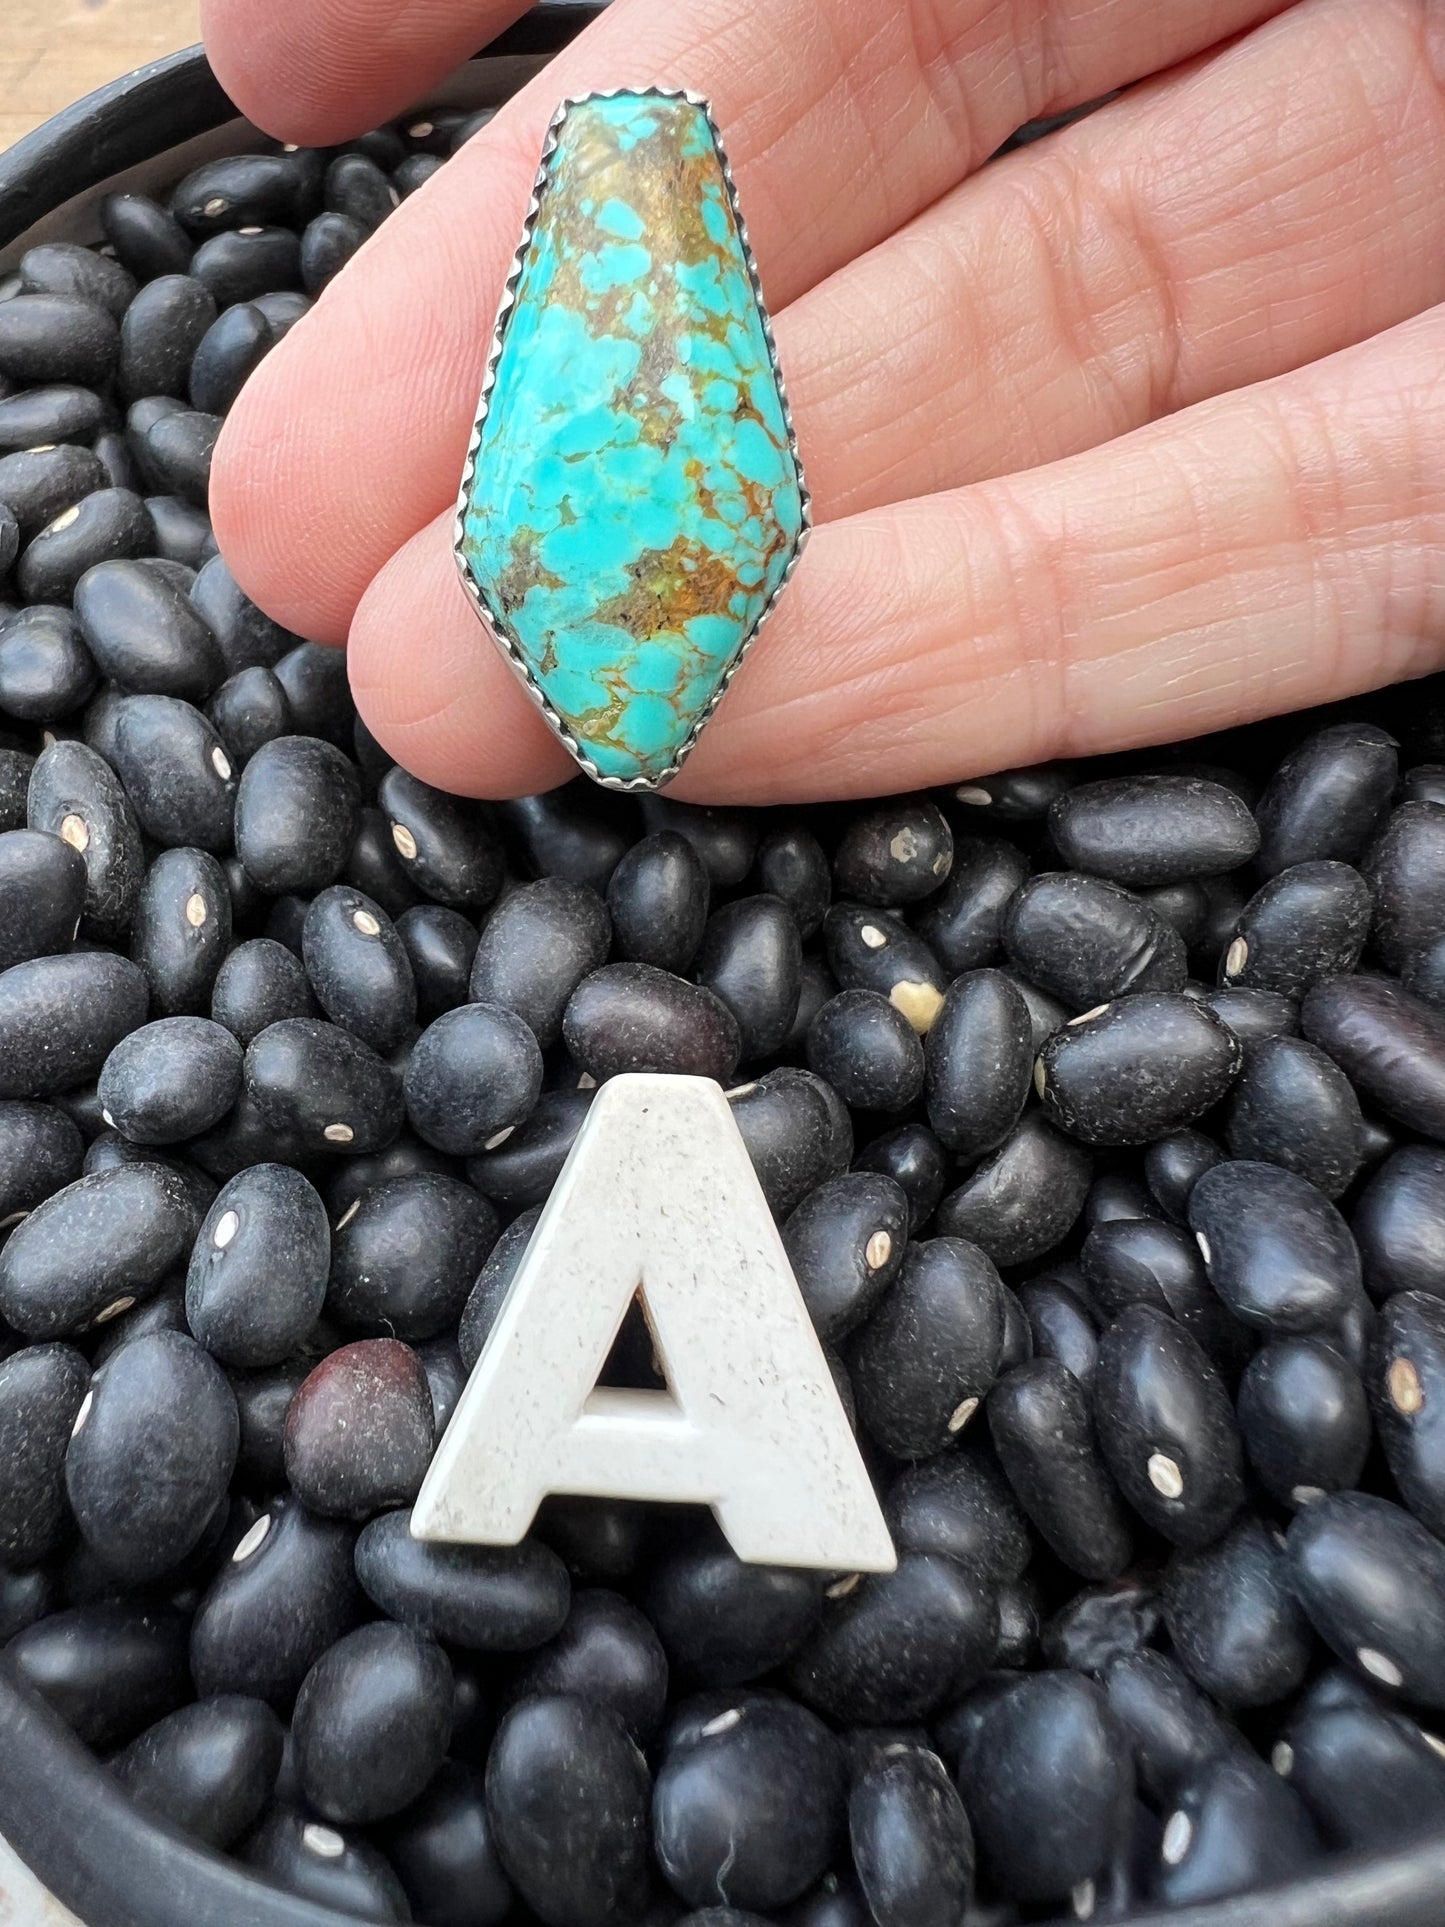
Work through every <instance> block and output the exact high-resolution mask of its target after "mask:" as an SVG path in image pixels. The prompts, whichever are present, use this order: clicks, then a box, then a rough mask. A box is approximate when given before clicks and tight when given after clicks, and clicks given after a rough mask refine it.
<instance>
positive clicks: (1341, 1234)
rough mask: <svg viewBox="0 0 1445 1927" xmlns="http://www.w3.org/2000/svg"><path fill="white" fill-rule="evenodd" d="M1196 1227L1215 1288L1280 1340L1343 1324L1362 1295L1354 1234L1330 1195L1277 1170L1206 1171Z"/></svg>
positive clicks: (1193, 1203) (1224, 1167) (1233, 1167)
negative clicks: (1355, 1296)
mask: <svg viewBox="0 0 1445 1927" xmlns="http://www.w3.org/2000/svg"><path fill="white" fill-rule="evenodd" d="M1189 1224H1190V1228H1191V1229H1192V1230H1193V1232H1194V1235H1195V1237H1196V1238H1197V1239H1198V1241H1199V1248H1200V1251H1201V1252H1202V1253H1203V1255H1204V1262H1205V1265H1206V1267H1207V1269H1208V1272H1209V1280H1210V1283H1211V1284H1212V1285H1213V1286H1214V1289H1215V1290H1216V1291H1217V1292H1218V1293H1219V1295H1220V1297H1221V1298H1222V1299H1223V1300H1224V1302H1225V1304H1226V1305H1228V1307H1229V1309H1230V1310H1231V1311H1232V1312H1233V1313H1234V1315H1235V1317H1236V1318H1240V1319H1242V1320H1243V1321H1244V1323H1245V1324H1246V1325H1252V1326H1254V1327H1256V1328H1257V1329H1260V1330H1263V1331H1267V1332H1269V1333H1271V1334H1272V1335H1275V1336H1278V1335H1279V1334H1281V1333H1287V1332H1314V1331H1324V1330H1327V1329H1328V1328H1329V1327H1330V1326H1332V1325H1336V1324H1338V1322H1339V1321H1340V1319H1341V1318H1343V1317H1344V1315H1345V1313H1346V1312H1347V1311H1348V1309H1349V1307H1350V1303H1351V1301H1352V1298H1353V1297H1354V1295H1355V1294H1356V1293H1357V1292H1358V1291H1359V1289H1360V1259H1359V1253H1358V1252H1357V1251H1356V1250H1355V1245H1354V1240H1353V1239H1352V1238H1351V1237H1350V1233H1349V1227H1348V1226H1347V1225H1346V1223H1345V1221H1344V1219H1343V1218H1342V1217H1341V1216H1340V1214H1339V1212H1338V1211H1337V1210H1336V1209H1335V1207H1334V1206H1333V1205H1332V1204H1331V1203H1330V1201H1329V1199H1328V1198H1327V1197H1326V1196H1325V1195H1324V1193H1323V1192H1322V1191H1317V1190H1316V1189H1315V1187H1314V1186H1313V1185H1312V1184H1309V1183H1307V1182H1306V1181H1305V1179H1303V1178H1300V1177H1296V1176H1295V1174H1294V1173H1293V1172H1292V1171H1285V1170H1282V1169H1281V1168H1280V1166H1279V1165H1277V1164H1259V1163H1255V1162H1253V1161H1252V1160H1249V1159H1238V1160H1234V1161H1231V1162H1229V1163H1226V1164H1219V1165H1216V1166H1215V1168H1214V1169H1213V1170H1212V1171H1206V1172H1205V1174H1204V1176H1203V1177H1202V1178H1201V1179H1200V1180H1199V1182H1198V1183H1197V1184H1196V1185H1195V1187H1194V1190H1193V1192H1192V1194H1191V1196H1190V1199H1189Z"/></svg>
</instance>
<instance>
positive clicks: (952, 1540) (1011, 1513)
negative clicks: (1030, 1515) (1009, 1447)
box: [884, 1446, 1033, 1581]
mask: <svg viewBox="0 0 1445 1927" xmlns="http://www.w3.org/2000/svg"><path fill="white" fill-rule="evenodd" d="M884 1516H885V1517H886V1519H887V1521H888V1526H889V1530H890V1531H891V1532H892V1534H893V1541H894V1544H895V1545H896V1546H897V1548H898V1550H899V1551H900V1552H937V1553H942V1554H944V1555H945V1556H946V1557H947V1558H950V1559H954V1560H957V1562H958V1563H959V1564H960V1565H961V1566H963V1567H965V1568H966V1570H968V1571H969V1572H973V1573H976V1574H978V1575H980V1576H981V1577H983V1578H986V1579H991V1580H998V1581H1005V1580H1008V1581H1012V1580H1015V1579H1018V1578H1020V1577H1021V1576H1022V1574H1023V1571H1024V1568H1025V1567H1026V1566H1027V1564H1028V1562H1029V1558H1030V1556H1031V1554H1032V1551H1033V1543H1032V1540H1031V1538H1030V1536H1029V1529H1028V1524H1027V1522H1026V1520H1025V1518H1024V1515H1023V1513H1022V1511H1021V1510H1020V1508H1019V1504H1018V1501H1017V1500H1016V1499H1015V1498H1014V1496H1013V1494H1012V1492H1011V1491H1010V1490H1009V1487H1008V1483H1007V1481H1006V1480H1005V1479H1004V1477H1003V1475H1002V1473H1001V1471H1000V1470H999V1467H998V1464H997V1462H996V1461H995V1459H994V1458H993V1456H992V1454H991V1453H990V1452H988V1451H987V1449H985V1448H980V1447H977V1446H973V1447H970V1448H969V1449H967V1450H959V1451H952V1452H947V1453H942V1454H940V1455H938V1456H937V1457H935V1458H932V1459H929V1460H927V1461H926V1462H925V1463H924V1464H922V1465H914V1466H910V1467H909V1468H908V1469H907V1470H906V1471H904V1472H901V1473H900V1474H899V1475H898V1477H897V1478H896V1479H895V1480H894V1482H893V1484H892V1485H891V1486H890V1487H889V1489H888V1494H887V1498H886V1500H885V1503H884Z"/></svg>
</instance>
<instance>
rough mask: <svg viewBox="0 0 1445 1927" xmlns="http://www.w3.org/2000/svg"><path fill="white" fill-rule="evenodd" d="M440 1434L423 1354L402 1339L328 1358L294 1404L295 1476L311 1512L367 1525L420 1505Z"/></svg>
mask: <svg viewBox="0 0 1445 1927" xmlns="http://www.w3.org/2000/svg"><path fill="white" fill-rule="evenodd" d="M434 1429H435V1428H434V1420H433V1415H432V1403H431V1393H430V1392H429V1391H428V1390H427V1382H426V1373H425V1372H424V1371H423V1370H422V1367H421V1362H420V1360H419V1359H418V1358H417V1355H416V1353H415V1352H414V1351H412V1349H411V1348H410V1346H408V1345H403V1344H402V1343H401V1342H400V1341H399V1340H398V1339H395V1338H364V1339H361V1340H359V1341H358V1342H357V1343H356V1344H354V1345H343V1346H342V1347H341V1349H340V1350H339V1351H335V1352H332V1353H331V1355H330V1356H329V1357H328V1358H324V1359H323V1360H322V1361H321V1363H320V1364H319V1365H318V1366H317V1367H316V1369H315V1370H314V1371H313V1372H312V1373H311V1375H310V1376H309V1377H308V1378H307V1379H306V1381H305V1383H304V1384H303V1385H302V1386H301V1389H300V1390H299V1391H298V1392H297V1394H296V1396H295V1398H294V1399H293V1400H292V1401H291V1409H290V1411H289V1412H288V1413H287V1416H286V1472H287V1476H288V1477H289V1479H290V1481H291V1486H292V1489H293V1491H294V1492H295V1493H296V1496H297V1497H298V1498H299V1499H300V1500H301V1501H302V1503H303V1504H304V1505H306V1506H308V1507H309V1508H310V1510H311V1511H313V1512H320V1513H322V1514H324V1515H325V1516H326V1517H327V1518H341V1519H365V1518H367V1517H368V1516H369V1515H370V1514H371V1513H373V1512H381V1511H383V1510H385V1509H386V1508H387V1507H389V1506H396V1505H406V1504H409V1503H410V1501H411V1500H412V1499H414V1498H415V1497H416V1495H417V1492H418V1491H419V1490H420V1488H421V1482H422V1478H423V1476H424V1475H425V1472H426V1469H427V1466H428V1465H429V1464H430V1462H431V1454H432V1444H433V1440H434Z"/></svg>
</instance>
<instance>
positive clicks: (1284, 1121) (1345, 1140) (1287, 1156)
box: [1226, 1037, 1364, 1198]
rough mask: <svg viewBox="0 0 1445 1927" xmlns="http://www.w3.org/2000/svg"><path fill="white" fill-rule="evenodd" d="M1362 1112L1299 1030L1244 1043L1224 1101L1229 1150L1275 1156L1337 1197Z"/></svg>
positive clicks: (1358, 1152)
mask: <svg viewBox="0 0 1445 1927" xmlns="http://www.w3.org/2000/svg"><path fill="white" fill-rule="evenodd" d="M1363 1136H1364V1119H1363V1117H1362V1116H1361V1114H1360V1103H1359V1099H1358V1098H1357V1097H1356V1096H1355V1093H1354V1088H1353V1086H1352V1085H1351V1084H1350V1082H1349V1079H1348V1078H1347V1077H1346V1076H1345V1075H1344V1073H1343V1072H1342V1071H1340V1070H1339V1069H1337V1068H1336V1066H1335V1065H1334V1063H1333V1062H1332V1061H1331V1060H1330V1059H1329V1058H1328V1057H1326V1056H1325V1054H1324V1052H1323V1051H1322V1050H1318V1049H1316V1047H1315V1046H1314V1045H1313V1044H1307V1043H1306V1042H1305V1041H1304V1040H1303V1038H1299V1037H1270V1038H1266V1039H1264V1040H1263V1041H1261V1042H1260V1043H1257V1044H1253V1045H1251V1046H1250V1048H1249V1050H1248V1052H1247V1053H1246V1055H1245V1060H1244V1069H1243V1070H1242V1072H1241V1073H1240V1077H1239V1081H1238V1082H1237V1084H1236V1085H1235V1088H1234V1093H1233V1096H1232V1098H1231V1101H1230V1107H1229V1120H1228V1125H1227V1128H1226V1141H1227V1143H1228V1145H1229V1149H1230V1153H1231V1155H1232V1156H1234V1157H1236V1158H1255V1159H1260V1160H1262V1161H1263V1162H1265V1163H1268V1164H1279V1165H1282V1166H1283V1167H1284V1169H1285V1170H1287V1171H1293V1172H1295V1173H1296V1174H1297V1175H1298V1176H1300V1177H1302V1178H1307V1179H1308V1180H1309V1182H1310V1183H1311V1184H1313V1185H1315V1186H1317V1187H1318V1189H1319V1190H1321V1191H1323V1192H1324V1194H1325V1196H1326V1197H1327V1198H1337V1197H1339V1196H1340V1194H1341V1192H1343V1191H1345V1190H1346V1189H1347V1188H1348V1186H1349V1185H1350V1183H1351V1182H1352V1181H1353V1179H1354V1177H1355V1174H1356V1172H1357V1171H1358V1170H1359V1168H1360V1162H1361V1157H1362V1141H1363Z"/></svg>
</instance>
